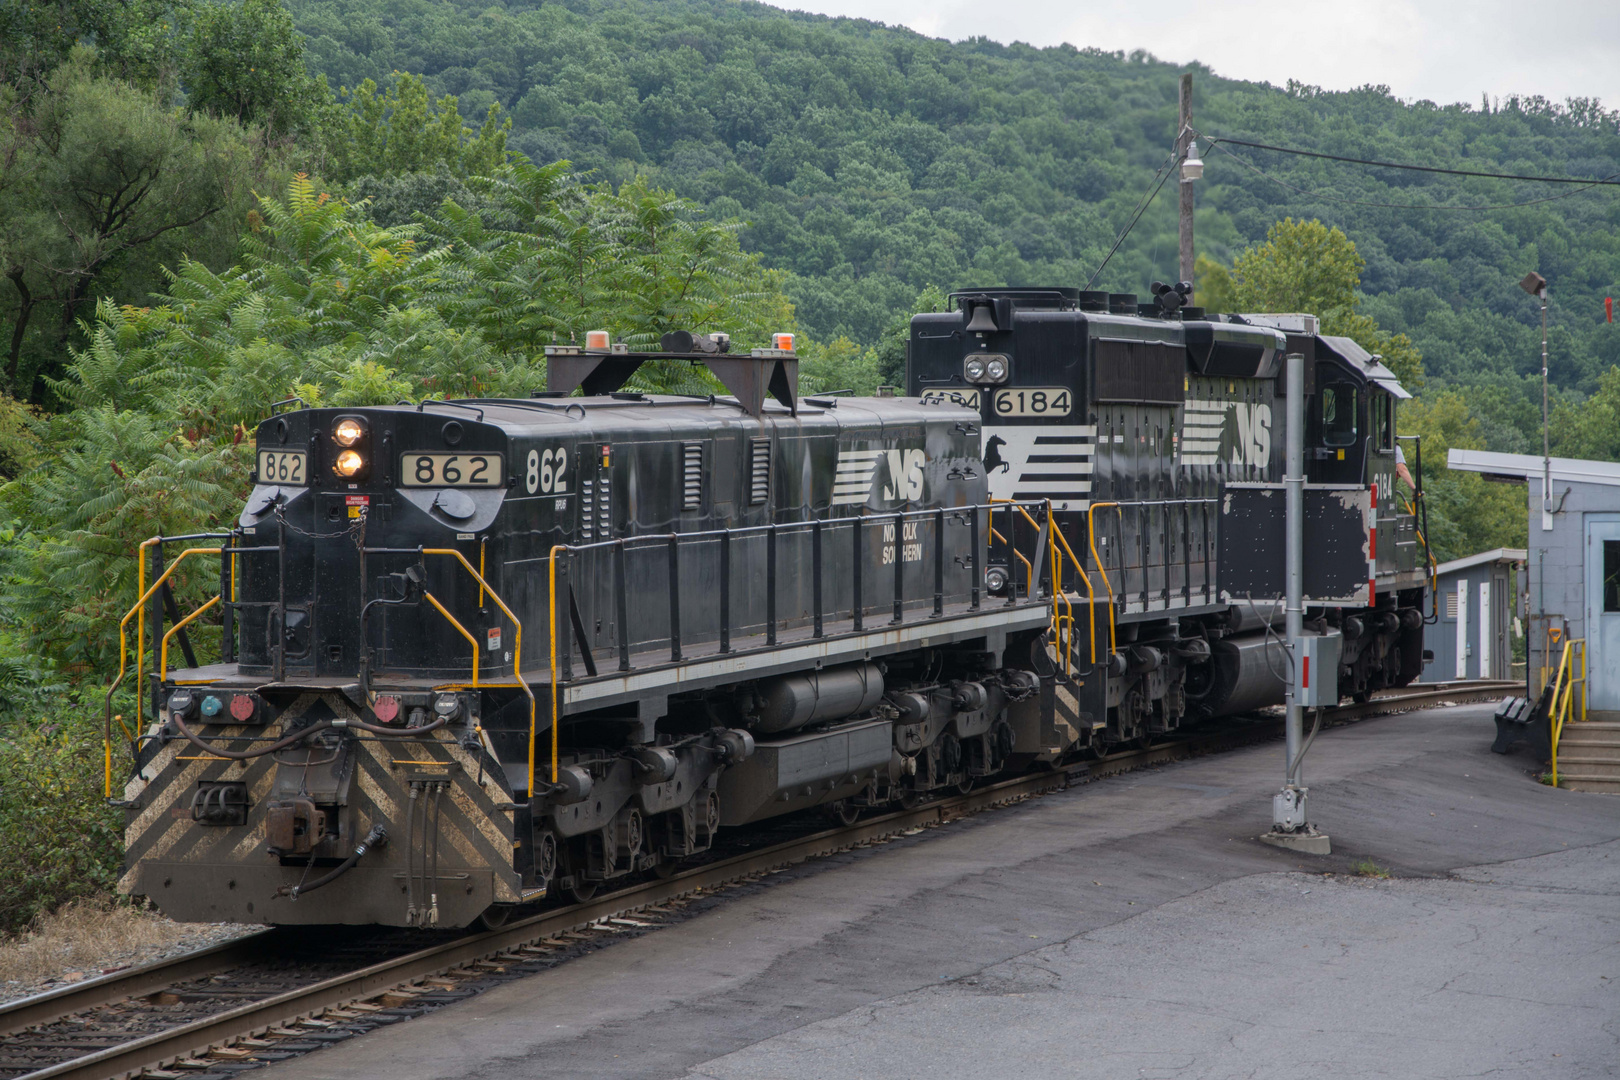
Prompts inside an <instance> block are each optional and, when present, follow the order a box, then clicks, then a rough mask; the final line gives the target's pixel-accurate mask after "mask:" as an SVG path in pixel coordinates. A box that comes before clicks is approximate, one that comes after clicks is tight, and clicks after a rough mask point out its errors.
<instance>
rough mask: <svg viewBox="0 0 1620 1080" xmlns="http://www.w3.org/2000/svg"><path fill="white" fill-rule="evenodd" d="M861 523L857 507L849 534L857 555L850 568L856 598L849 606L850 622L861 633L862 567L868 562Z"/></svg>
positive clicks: (850, 524) (850, 521)
mask: <svg viewBox="0 0 1620 1080" xmlns="http://www.w3.org/2000/svg"><path fill="white" fill-rule="evenodd" d="M861 525H862V522H861V508H860V507H857V508H856V510H855V516H854V517H852V518H850V519H849V535H850V536H851V537H852V538H853V539H854V548H855V553H854V554H855V557H854V559H853V560H852V562H851V564H850V568H849V577H850V582H851V585H852V591H853V593H854V598H853V600H852V601H851V602H850V606H849V618H850V622H852V623H853V624H854V627H855V631H856V632H857V633H859V632H860V630H861V628H862V627H861V616H862V615H863V614H864V612H862V610H861V607H862V605H861V601H862V600H863V599H865V597H863V596H862V595H861V593H862V591H863V590H862V589H861V568H862V566H863V564H864V563H865V562H866V559H864V558H863V557H862V556H863V555H864V554H865V553H864V552H862V551H861V539H862V537H861V533H862V532H863V531H864V530H863V529H862V528H861Z"/></svg>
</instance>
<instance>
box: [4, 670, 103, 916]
mask: <svg viewBox="0 0 1620 1080" xmlns="http://www.w3.org/2000/svg"><path fill="white" fill-rule="evenodd" d="M6 674H7V672H6V670H5V667H4V665H0V680H4V681H6V682H7V683H9V684H11V685H13V686H14V684H15V681H16V680H15V679H5V676H6ZM11 674H15V673H11ZM53 711H54V712H56V713H58V714H59V715H60V719H53V720H51V721H48V722H47V721H43V720H13V721H11V722H9V723H8V724H6V725H5V727H3V728H0V866H3V867H5V869H6V872H5V874H4V875H3V876H0V933H8V934H10V933H18V932H20V931H22V930H23V929H24V928H25V927H27V926H28V924H29V923H30V922H32V921H33V919H34V918H35V917H36V916H38V915H40V914H42V913H44V912H47V911H51V910H53V909H55V908H56V907H58V906H60V905H61V904H64V903H67V902H68V901H70V900H76V899H79V898H81V897H88V896H96V895H106V894H108V893H110V892H111V891H112V889H113V886H114V885H115V883H116V882H117V880H118V873H119V866H120V862H121V860H122V857H123V850H124V845H123V822H122V814H121V812H120V811H118V810H115V809H112V808H111V807H108V806H107V805H106V803H105V802H103V800H102V772H101V765H102V750H101V737H100V733H99V731H97V730H96V728H95V727H94V726H93V725H91V724H88V723H85V722H84V720H83V718H82V713H83V710H80V709H78V708H75V707H74V706H73V705H72V704H69V705H68V706H67V708H65V709H64V708H63V707H62V703H61V700H60V699H58V702H57V704H56V706H55V708H54V709H53Z"/></svg>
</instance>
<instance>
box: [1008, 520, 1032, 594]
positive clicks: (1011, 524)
mask: <svg viewBox="0 0 1620 1080" xmlns="http://www.w3.org/2000/svg"><path fill="white" fill-rule="evenodd" d="M1031 576H1032V577H1033V576H1034V575H1033V574H1031ZM1028 587H1029V590H1030V592H1029V595H1031V596H1034V595H1035V583H1034V582H1033V581H1030V582H1028ZM1016 603H1018V509H1017V505H1016V504H1015V503H1011V502H1009V503H1008V504H1007V606H1008V607H1012V606H1013V605H1014V604H1016Z"/></svg>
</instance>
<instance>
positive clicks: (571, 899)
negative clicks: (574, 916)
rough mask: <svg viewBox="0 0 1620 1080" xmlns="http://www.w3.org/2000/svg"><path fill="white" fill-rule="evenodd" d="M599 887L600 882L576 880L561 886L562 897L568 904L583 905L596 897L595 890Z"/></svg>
mask: <svg viewBox="0 0 1620 1080" xmlns="http://www.w3.org/2000/svg"><path fill="white" fill-rule="evenodd" d="M600 887H601V883H600V882H597V881H580V880H579V879H577V878H576V879H574V880H573V881H571V882H570V883H569V884H567V885H564V886H563V888H562V897H563V899H564V900H566V901H567V902H568V903H570V904H583V903H585V901H587V900H589V899H591V898H592V897H594V896H595V895H596V890H597V889H598V888H600Z"/></svg>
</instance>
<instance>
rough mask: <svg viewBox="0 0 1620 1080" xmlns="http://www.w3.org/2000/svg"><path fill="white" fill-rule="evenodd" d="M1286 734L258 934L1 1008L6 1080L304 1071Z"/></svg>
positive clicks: (1332, 722)
mask: <svg viewBox="0 0 1620 1080" xmlns="http://www.w3.org/2000/svg"><path fill="white" fill-rule="evenodd" d="M1520 685H1521V684H1519V683H1513V682H1471V683H1465V684H1446V683H1442V684H1434V685H1430V686H1419V687H1407V688H1405V689H1403V690H1398V691H1387V692H1383V693H1380V694H1379V695H1377V696H1376V697H1374V698H1373V699H1372V700H1371V701H1368V702H1365V703H1361V704H1353V705H1345V706H1340V707H1339V708H1337V709H1330V710H1327V711H1326V713H1325V714H1324V717H1323V726H1324V727H1328V726H1336V725H1338V724H1344V723H1351V722H1354V721H1356V720H1360V719H1364V718H1366V717H1369V716H1376V715H1386V714H1389V713H1395V712H1403V711H1407V710H1410V709H1418V708H1425V707H1428V706H1432V705H1435V704H1439V703H1441V702H1447V703H1458V704H1460V703H1463V702H1469V701H1483V700H1494V699H1496V698H1499V697H1503V696H1505V695H1507V694H1510V693H1512V692H1513V691H1514V690H1515V689H1517V688H1518V687H1519V686H1520ZM1281 730H1282V721H1281V719H1280V718H1278V717H1262V718H1251V719H1240V720H1236V721H1233V722H1231V723H1229V724H1226V725H1223V727H1222V728H1220V729H1218V730H1214V731H1209V732H1196V733H1192V734H1188V735H1178V736H1176V737H1174V738H1168V739H1166V740H1165V741H1164V742H1162V743H1159V744H1156V745H1151V746H1148V747H1144V748H1141V749H1134V750H1128V751H1124V752H1121V753H1117V754H1110V755H1107V756H1105V757H1102V758H1098V759H1095V760H1090V761H1082V762H1077V763H1075V764H1073V765H1069V766H1066V767H1064V768H1062V769H1056V770H1051V771H1047V772H1038V773H1031V774H1029V775H1026V776H1020V777H1016V778H1013V779H1010V780H1003V781H1000V782H998V783H994V784H989V785H986V786H985V787H983V788H980V789H978V790H975V791H972V792H969V793H967V794H965V795H959V796H954V797H951V798H947V799H942V800H938V801H935V802H930V803H927V804H925V805H922V806H919V807H916V808H914V809H909V810H898V811H894V812H892V813H885V814H881V815H877V816H874V817H871V818H868V819H866V820H863V821H858V822H856V823H855V824H854V825H852V826H848V827H840V828H833V829H827V830H824V831H820V832H815V833H811V834H809V835H804V836H799V837H795V838H793V839H790V840H785V841H783V842H780V843H774V844H770V845H768V846H766V847H763V848H759V849H756V850H753V851H745V852H742V853H740V854H737V855H733V856H730V857H726V858H721V859H717V860H715V861H713V862H710V863H708V864H705V865H701V866H697V867H694V868H692V869H690V870H685V871H682V872H681V873H678V874H675V875H673V876H671V877H669V878H666V879H662V880H649V881H646V882H643V883H641V884H637V885H633V886H631V887H629V888H626V889H621V890H619V891H616V892H614V893H611V894H609V895H606V896H602V897H599V898H596V899H593V900H591V901H588V902H586V903H583V904H573V905H570V906H567V907H562V908H556V909H554V910H551V911H546V912H543V913H541V914H538V915H534V916H532V917H529V918H524V919H521V920H519V921H515V922H512V923H510V924H508V925H506V926H504V927H501V928H500V929H498V930H490V931H485V932H482V933H471V934H459V935H455V936H450V935H429V934H423V933H416V934H414V935H412V934H406V935H400V934H394V933H389V934H384V933H381V932H376V931H363V930H357V929H354V928H350V929H348V930H347V931H341V932H340V936H339V934H334V935H333V936H332V937H330V938H321V937H312V935H311V934H310V933H309V931H308V929H307V928H302V929H299V930H295V931H287V930H280V929H272V930H265V931H263V932H260V933H257V934H250V935H247V936H245V937H242V938H238V939H236V940H235V941H232V942H228V943H226V944H223V945H217V946H214V947H212V948H208V949H203V950H199V951H197V952H193V953H187V954H185V955H182V956H179V957H174V958H171V959H169V960H164V961H160V962H157V963H153V964H148V965H144V966H142V967H138V968H133V969H129V970H125V971H120V972H116V973H113V974H111V975H107V976H104V977H102V978H98V979H91V980H86V981H85V982H82V983H77V984H74V985H72V986H68V987H63V988H60V989H57V990H53V991H50V992H48V993H44V994H39V995H36V996H34V997H31V998H25V999H23V1000H21V1001H17V1002H13V1003H12V1004H10V1005H7V1006H4V1007H0V1080H46V1078H64V1080H65V1078H72V1080H109V1078H115V1077H116V1078H121V1077H136V1076H141V1075H143V1074H144V1075H145V1076H146V1077H148V1078H151V1080H162V1078H165V1077H171V1076H181V1075H184V1076H186V1077H188V1078H190V1080H204V1078H205V1077H209V1076H211V1075H213V1076H217V1077H221V1078H222V1077H224V1076H226V1075H229V1073H230V1072H232V1071H234V1070H232V1069H231V1065H232V1064H235V1063H239V1062H246V1061H248V1060H258V1061H267V1060H268V1061H275V1060H282V1059H284V1058H287V1057H292V1056H294V1055H296V1054H299V1053H304V1052H307V1051H309V1050H313V1049H316V1048H318V1047H319V1046H321V1045H322V1044H324V1043H327V1042H333V1041H338V1040H341V1039H346V1038H349V1037H351V1036H353V1035H355V1034H359V1033H362V1032H364V1031H368V1030H372V1029H374V1028H376V1027H378V1026H381V1025H385V1024H392V1023H397V1022H400V1021H402V1020H406V1019H409V1018H411V1017H413V1016H416V1015H420V1014H421V1013H422V1012H425V1011H427V1010H428V1009H430V1008H433V1007H435V1006H437V1005H439V1004H443V1003H446V1002H448V1001H453V1000H458V999H460V998H464V997H469V996H471V995H472V994H475V993H477V992H479V991H480V990H482V989H486V988H488V987H489V986H492V985H496V984H498V983H499V982H503V981H507V980H509V979H513V978H521V977H524V976H526V975H529V974H533V973H537V972H540V971H543V970H545V969H547V968H549V967H554V966H556V965H557V964H558V963H561V962H563V961H565V960H567V959H569V958H571V957H572V956H574V955H577V954H579V953H581V952H583V951H588V950H590V949H594V948H596V947H597V945H598V942H600V941H603V940H608V939H613V938H618V937H622V936H626V935H635V934H640V933H645V932H647V931H648V930H650V929H652V928H655V927H656V926H658V925H660V924H662V923H664V922H666V921H668V920H669V919H670V918H672V917H679V916H680V908H681V907H683V906H685V905H687V904H689V903H691V902H692V901H694V900H695V899H697V898H700V897H702V896H703V895H705V894H708V893H712V892H714V891H716V890H719V889H722V888H725V887H728V886H733V885H737V884H741V883H747V882H750V881H756V880H759V878H761V877H762V876H764V875H766V874H769V873H772V872H775V871H777V870H780V869H782V868H784V867H787V866H791V865H794V864H796V863H801V862H804V861H806V860H808V859H813V858H817V857H822V856H826V855H831V854H836V853H838V852H841V851H847V850H849V849H851V848H857V847H865V846H869V845H872V844H875V843H881V842H884V841H886V840H890V839H893V838H895V837H898V836H902V835H908V834H912V833H915V832H917V831H920V830H922V829H924V828H927V827H930V826H936V825H940V824H944V823H945V822H948V821H953V820H956V819H958V818H962V817H966V816H968V815H971V814H975V813H978V812H980V811H983V810H986V809H989V808H991V807H994V806H998V805H1003V804H1008V803H1013V802H1020V801H1022V800H1024V799H1027V798H1030V797H1032V796H1035V795H1040V794H1044V793H1046V792H1050V791H1056V790H1059V789H1062V788H1064V787H1068V786H1069V785H1071V784H1075V783H1084V782H1087V781H1090V780H1094V779H1100V778H1102V777H1105V776H1112V775H1115V774H1118V773H1122V772H1128V771H1131V770H1133V769H1140V768H1144V767H1147V766H1151V765H1156V764H1161V763H1164V762H1169V761H1176V760H1182V759H1186V758H1190V757H1195V756H1199V755H1201V754H1206V753H1213V752H1218V751H1222V750H1230V749H1237V748H1239V747H1242V746H1248V745H1252V744H1254V743H1256V742H1261V741H1265V740H1269V739H1273V738H1276V737H1277V736H1278V735H1279V734H1280V733H1281ZM434 937H437V938H438V939H437V940H428V941H424V940H423V939H424V938H434ZM165 1066H167V1067H165ZM216 1067H217V1070H218V1071H217V1072H214V1071H213V1070H215V1069H216ZM239 1067H240V1066H239V1065H238V1068H239Z"/></svg>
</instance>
